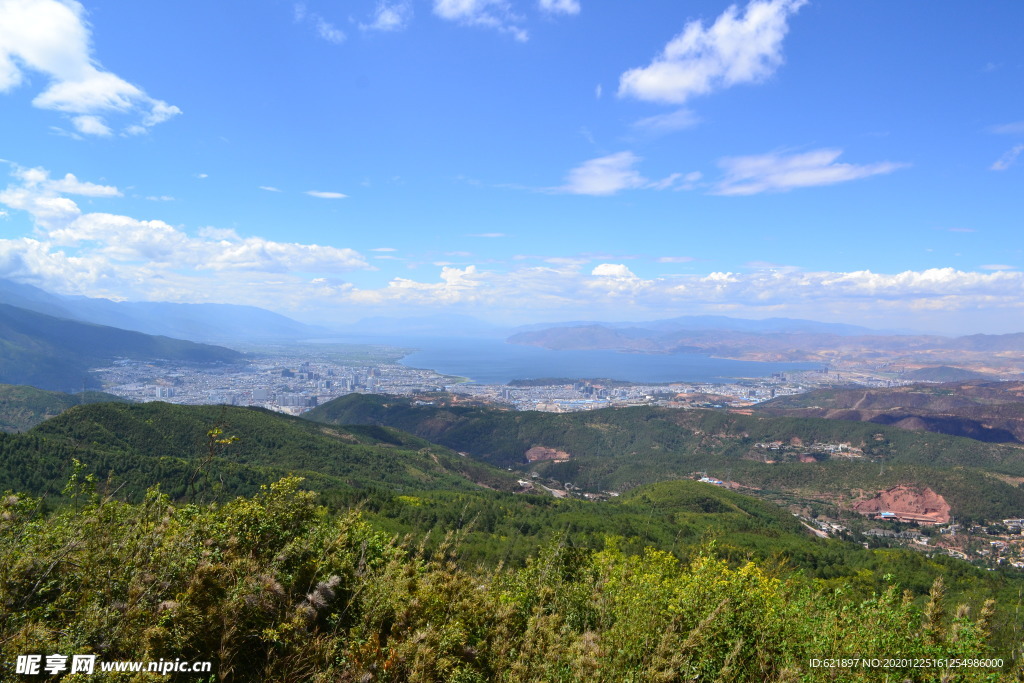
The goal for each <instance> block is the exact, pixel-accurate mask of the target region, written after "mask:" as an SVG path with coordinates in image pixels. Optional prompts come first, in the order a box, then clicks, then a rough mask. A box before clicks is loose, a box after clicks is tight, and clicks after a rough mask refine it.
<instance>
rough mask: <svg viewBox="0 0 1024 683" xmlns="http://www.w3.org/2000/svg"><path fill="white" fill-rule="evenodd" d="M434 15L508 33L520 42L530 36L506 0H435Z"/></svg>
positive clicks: (465, 24) (463, 23)
mask: <svg viewBox="0 0 1024 683" xmlns="http://www.w3.org/2000/svg"><path fill="white" fill-rule="evenodd" d="M434 14H436V15H437V16H439V17H441V18H442V19H447V20H448V21H454V22H457V23H459V24H462V25H464V26H485V27H487V28H493V29H496V30H498V31H501V32H502V33H508V34H509V35H511V36H512V37H513V38H515V39H516V40H518V41H519V42H526V40H528V39H529V34H528V33H527V32H526V30H525V29H523V28H521V27H520V26H519V23H520V22H521V21H522V20H521V18H520V17H518V16H516V15H515V14H513V13H512V10H511V8H510V7H509V4H508V3H507V2H506V1H505V0H434Z"/></svg>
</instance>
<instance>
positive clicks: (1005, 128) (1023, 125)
mask: <svg viewBox="0 0 1024 683" xmlns="http://www.w3.org/2000/svg"><path fill="white" fill-rule="evenodd" d="M989 132H990V133H998V134H1000V135H1020V134H1021V133H1024V121H1014V122H1013V123H1003V124H1000V125H998V126H992V127H991V128H989Z"/></svg>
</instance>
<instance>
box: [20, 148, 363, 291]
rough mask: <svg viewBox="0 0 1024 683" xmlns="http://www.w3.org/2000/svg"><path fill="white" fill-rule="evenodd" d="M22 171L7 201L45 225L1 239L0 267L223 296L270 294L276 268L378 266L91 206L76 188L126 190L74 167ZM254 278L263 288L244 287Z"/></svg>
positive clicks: (69, 285)
mask: <svg viewBox="0 0 1024 683" xmlns="http://www.w3.org/2000/svg"><path fill="white" fill-rule="evenodd" d="M12 176H13V178H14V182H12V183H11V184H10V185H8V187H7V188H5V189H4V190H2V191H0V205H4V206H6V207H9V208H10V209H13V210H17V211H24V212H25V213H27V214H28V215H29V217H30V218H31V219H32V221H33V225H34V230H35V235H34V236H33V237H31V238H29V237H22V238H20V239H5V240H0V277H13V278H18V279H21V280H24V281H32V282H35V283H37V284H40V285H43V286H45V287H47V288H49V289H53V290H55V291H72V292H77V293H84V294H90V295H92V296H118V297H124V296H125V294H126V293H129V294H131V295H132V296H134V297H136V298H144V299H145V298H150V299H158V298H165V299H168V300H194V301H203V300H209V297H211V296H214V295H215V294H218V293H219V294H220V295H222V296H223V297H224V299H222V300H232V299H236V298H237V297H238V296H243V297H244V296H247V295H250V294H251V295H252V296H257V295H258V293H259V292H263V294H259V295H265V292H266V290H265V289H263V284H259V283H260V281H263V282H264V283H265V282H269V281H268V280H267V279H266V275H267V274H274V275H275V276H276V277H275V278H274V279H275V281H279V282H291V283H293V284H294V283H297V282H304V281H305V280H303V279H302V277H301V276H300V274H303V273H316V272H322V273H337V272H343V271H350V270H358V269H372V267H371V266H370V265H369V264H368V263H367V261H366V260H365V259H364V258H363V256H362V255H360V254H359V253H358V252H356V251H355V250H353V249H347V248H339V247H332V246H324V245H318V244H299V243H290V242H276V241H273V240H268V239H264V238H261V237H252V236H249V237H242V236H240V235H239V234H238V233H237V232H236V231H234V230H232V229H225V228H214V227H205V228H202V229H200V230H199V231H198V234H197V235H191V234H189V233H187V232H185V231H184V230H183V229H182V228H180V227H176V226H172V225H170V224H168V223H166V222H164V221H161V220H140V219H137V218H133V217H130V216H124V215H118V214H114V213H108V212H83V211H82V209H81V208H80V207H79V206H78V205H77V204H76V203H75V201H73V200H72V199H71V198H70V197H69V196H68V195H77V196H85V197H92V198H114V197H120V196H121V192H120V191H119V190H118V189H117V188H116V187H114V186H111V185H100V184H96V183H91V182H86V181H82V180H79V179H78V178H77V177H75V176H74V175H73V174H70V173H69V174H66V175H65V176H64V177H62V178H56V179H52V178H50V176H49V173H48V172H47V171H46V170H45V169H41V168H32V169H26V168H21V167H15V168H14V171H13V172H12ZM214 274H215V275H214ZM253 279H255V280H256V282H257V284H258V285H259V289H254V290H252V291H251V292H243V291H242V290H240V289H238V288H239V287H241V286H243V285H244V286H246V287H249V286H251V285H252V283H251V282H249V281H250V280H253ZM169 283H173V286H171V285H170V284H169ZM245 283H249V284H245ZM233 289H234V292H232V290H233ZM281 294H282V296H284V292H281Z"/></svg>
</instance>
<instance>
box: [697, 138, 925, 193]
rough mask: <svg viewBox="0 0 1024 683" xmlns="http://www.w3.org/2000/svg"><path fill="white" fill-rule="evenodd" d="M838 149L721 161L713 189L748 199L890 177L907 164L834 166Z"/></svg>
mask: <svg viewBox="0 0 1024 683" xmlns="http://www.w3.org/2000/svg"><path fill="white" fill-rule="evenodd" d="M840 154H842V150H840V149H818V150H814V151H812V152H805V153H803V154H791V155H788V156H787V155H783V154H778V153H772V154H762V155H756V156H746V157H727V158H724V159H721V160H720V161H719V162H718V163H719V166H721V167H722V169H723V170H724V171H725V177H724V178H722V180H720V181H719V182H718V183H717V185H716V186H715V188H714V190H713V193H714V194H719V195H751V194H758V193H760V192H785V191H787V190H792V189H794V188H798V187H813V186H816V185H832V184H834V183H842V182H846V181H849V180H857V179H859V178H867V177H869V176H873V175H879V174H885V173H892V172H893V171H895V170H898V169H900V168H904V167H906V166H907V164H898V163H893V162H889V161H883V162H879V163H874V164H864V165H859V166H858V165H856V164H843V163H836V159H838V158H839V155H840Z"/></svg>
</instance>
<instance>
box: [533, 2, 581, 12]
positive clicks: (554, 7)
mask: <svg viewBox="0 0 1024 683" xmlns="http://www.w3.org/2000/svg"><path fill="white" fill-rule="evenodd" d="M539 4H540V8H541V10H542V11H544V12H548V13H550V14H579V13H580V3H579V0H540V3H539Z"/></svg>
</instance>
